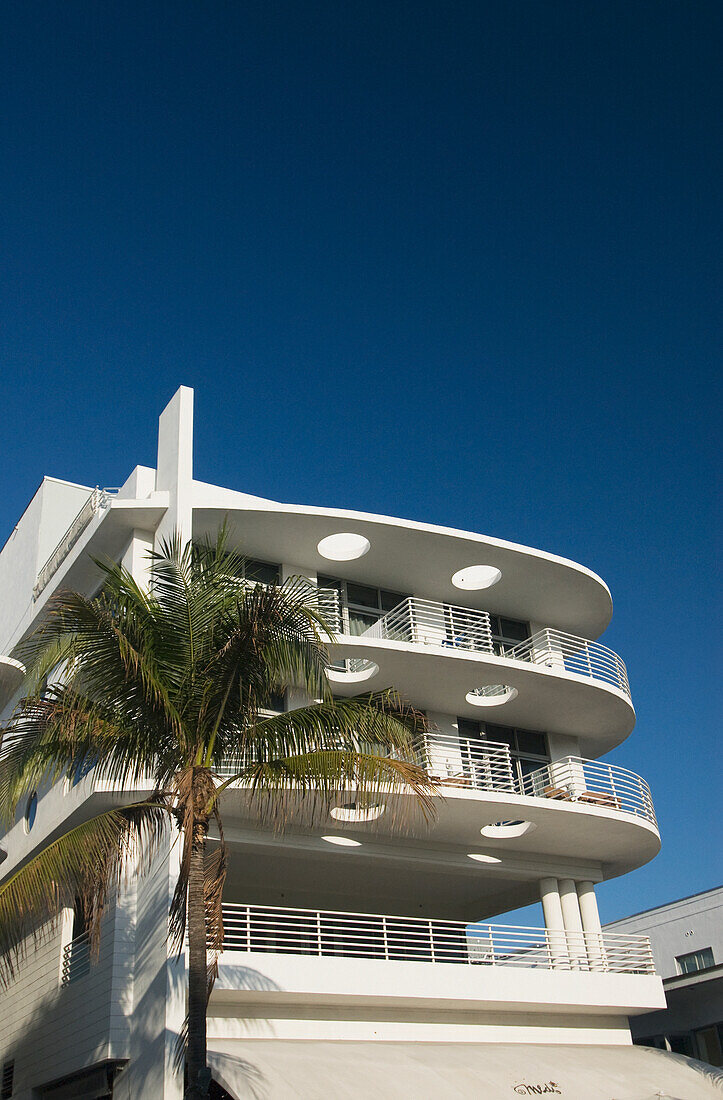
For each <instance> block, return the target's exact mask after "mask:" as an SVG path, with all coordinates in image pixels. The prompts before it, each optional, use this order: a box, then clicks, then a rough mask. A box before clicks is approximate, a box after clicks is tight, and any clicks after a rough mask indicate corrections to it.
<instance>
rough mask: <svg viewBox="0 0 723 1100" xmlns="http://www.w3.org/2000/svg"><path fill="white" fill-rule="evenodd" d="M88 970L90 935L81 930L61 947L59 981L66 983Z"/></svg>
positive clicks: (81, 975)
mask: <svg viewBox="0 0 723 1100" xmlns="http://www.w3.org/2000/svg"><path fill="white" fill-rule="evenodd" d="M89 970H90V935H89V934H88V932H83V933H82V935H80V936H76V937H75V939H74V940H71V941H70V943H68V944H66V945H65V947H64V948H63V964H62V973H61V982H62V984H63V985H68V983H69V982H74V981H76V980H77V979H78V978H82V977H84V976H85V975H86V974H87V973H88V971H89Z"/></svg>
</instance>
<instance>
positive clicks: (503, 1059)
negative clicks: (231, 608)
mask: <svg viewBox="0 0 723 1100" xmlns="http://www.w3.org/2000/svg"><path fill="white" fill-rule="evenodd" d="M192 399H193V395H192V391H190V390H187V389H181V390H179V391H178V393H177V394H176V395H175V397H174V398H173V400H172V401H171V403H170V404H169V406H168V407H167V408H166V410H165V411H164V412H163V414H162V416H161V418H160V422H159V440H158V461H157V465H156V469H151V468H146V467H136V468H135V469H134V470H133V472H132V473H131V474H130V476H129V477H128V479H127V481H126V482H125V484H124V485H123V486H122V487H121V488H120V489H119V490H117V491H114V492H111V491H104V490H100V489H90V488H86V487H82V486H78V485H70V484H67V483H65V482H61V481H57V480H54V479H52V478H45V479H44V480H43V483H42V484H41V486H40V488H39V489H38V491H37V493H36V494H35V496H34V497H33V499H32V501H31V502H30V504H29V505H28V508H27V509H26V511H25V513H24V514H23V516H22V517H21V519H20V520H19V521H18V524H17V526H16V528H15V529H14V531H13V532H12V534H11V535H10V537H9V539H8V540H7V542H6V544H5V546H4V547H3V549H2V552H0V593H2V600H1V601H0V653H3V654H5V655H6V656H4V657H3V658H2V660H0V688H1V689H2V693H3V694H2V699H3V707H4V710H3V714H4V715H5V717H7V716H8V715H9V714H10V713H11V712H12V709H13V707H14V706H15V705H16V704H17V701H18V699H19V698H20V697H21V696H22V690H23V688H22V678H23V670H22V668H21V667H20V666H18V664H17V662H15V661H13V659H12V656H11V653H12V650H13V647H14V645H16V644H17V642H18V641H19V640H20V639H21V638H22V637H24V636H25V635H26V634H27V633H28V632H29V631H30V630H32V629H33V627H34V626H35V625H36V624H37V623H38V622H39V621H40V620H41V619H42V615H43V611H44V608H45V606H46V605H47V600H48V598H49V597H50V595H51V594H52V593H53V592H54V591H56V590H57V588H58V587H59V586H62V587H72V588H75V589H77V590H80V591H84V592H86V593H91V592H93V591H94V590H95V588H96V587H97V585H98V573H97V570H96V567H95V566H94V565H93V562H92V557H99V556H103V555H106V556H109V557H111V558H114V559H116V560H120V561H122V562H123V563H124V564H125V565H126V566H127V567H128V568H129V569H130V570H131V571H132V573H133V574H134V576H135V577H136V578H137V579H138V580H139V582H140V583H143V581H144V577H145V576H146V571H147V555H148V552H149V551H150V550H152V549H153V548H154V547H158V546H159V544H160V543H161V541H162V540H163V539H164V538H166V537H168V536H169V535H170V534H171V533H172V532H175V531H178V532H179V533H180V535H181V537H182V538H183V539H184V540H187V539H190V538H192V537H199V536H205V535H213V534H215V532H216V531H217V529H218V527H219V526H220V524H221V523H222V522H224V521H226V523H227V525H228V530H229V534H230V537H231V539H232V540H233V542H234V544H236V545H237V546H238V547H239V548H240V549H241V550H242V551H243V553H244V554H245V555H246V556H247V557H248V558H249V560H250V565H249V570H250V575H251V576H254V577H255V578H256V579H258V580H260V581H264V582H270V581H273V580H275V579H279V580H283V579H285V578H286V577H288V576H292V575H297V574H301V575H303V576H305V577H307V578H308V579H309V580H310V581H311V582H312V584H314V585H316V586H317V587H318V589H319V602H320V606H321V607H322V608H323V610H324V611H325V613H326V615H327V617H328V619H329V621H330V623H331V624H332V625H333V627H334V630H335V641H334V644H333V645H332V646H331V657H332V667H331V668H330V669H329V673H328V675H329V679H330V681H331V682H332V685H333V690H334V692H335V693H337V694H338V695H340V696H348V695H354V694H358V693H359V692H363V691H366V690H372V689H377V688H383V687H388V686H393V687H395V688H396V689H397V690H399V691H400V692H401V694H402V695H403V696H404V697H406V698H407V699H408V700H409V701H411V702H412V703H413V704H415V705H416V706H417V707H418V708H420V709H422V710H424V711H425V712H426V714H427V717H428V719H429V725H430V732H429V734H427V735H426V736H425V737H424V738H422V740H421V742H420V743H419V745H418V746H417V749H416V754H417V755H416V759H417V761H418V762H420V763H423V764H424V766H425V767H426V768H427V770H428V772H429V774H430V775H431V776H433V777H434V779H435V780H436V781H437V794H436V795H435V796H434V801H435V804H436V807H435V808H436V815H435V818H434V821H433V822H432V823H431V825H429V824H427V823H425V822H424V821H422V820H417V819H416V818H415V817H414V815H413V814H410V815H408V818H407V820H408V825H407V827H406V829H405V830H404V831H403V832H400V831H399V830H398V829H396V828H395V827H394V820H395V818H396V817H397V816H398V815H397V814H395V813H393V812H391V811H392V810H394V809H400V808H403V807H391V806H388V805H386V806H385V805H381V804H379V805H375V806H371V807H370V806H365V807H361V808H360V807H357V806H356V804H355V803H354V802H353V801H351V802H350V801H349V799H348V798H345V797H344V795H343V793H341V794H340V797H339V804H338V806H336V807H335V808H334V809H333V810H332V813H331V817H330V819H329V821H328V823H327V824H326V826H325V827H324V828H321V829H319V828H316V829H311V828H307V827H304V826H303V824H302V823H301V822H299V824H298V825H294V823H293V821H292V822H291V823H290V824H289V827H288V829H287V830H286V832H285V833H284V834H282V835H278V834H276V833H274V832H272V831H270V830H267V829H266V830H265V829H263V828H261V827H260V826H259V824H258V822H255V821H254V820H253V817H252V816H251V815H250V813H249V808H248V792H247V791H245V790H244V789H243V788H242V787H239V786H231V787H229V788H228V789H227V790H226V791H225V793H224V795H223V800H224V803H223V814H224V820H225V823H226V824H225V835H226V841H227V843H228V845H229V848H230V863H229V874H228V880H227V887H226V893H225V907H224V916H225V929H226V931H225V937H226V938H225V947H224V952H223V954H222V955H221V958H220V963H219V976H218V980H217V982H216V985H215V988H214V991H213V994H212V996H211V1000H210V1004H209V1012H208V1015H209V1048H210V1056H209V1057H210V1062H211V1065H212V1067H213V1071H214V1079H215V1081H217V1082H218V1085H219V1086H220V1087H222V1088H223V1089H225V1090H227V1092H228V1094H229V1095H231V1096H234V1097H237V1098H239V1100H240V1097H241V1096H246V1095H269V1096H274V1097H275V1096H302V1097H307V1096H308V1097H311V1096H317V1095H318V1096H321V1095H322V1093H323V1094H324V1095H327V1094H328V1093H329V1092H339V1093H340V1094H342V1095H346V1094H347V1092H346V1091H344V1087H342V1085H343V1084H344V1083H346V1086H345V1087H346V1088H347V1091H348V1088H351V1087H352V1086H353V1085H354V1084H355V1083H356V1090H355V1094H356V1095H372V1093H378V1092H381V1094H382V1095H389V1096H398V1095H402V1092H405V1093H406V1092H407V1091H409V1090H410V1089H411V1090H412V1091H414V1092H416V1094H417V1095H419V1096H439V1095H460V1096H463V1095H464V1096H480V1095H482V1096H484V1095H489V1096H495V1095H507V1094H514V1093H515V1092H516V1093H517V1094H525V1090H527V1089H531V1090H532V1091H531V1092H529V1093H528V1094H534V1092H535V1090H537V1091H546V1092H558V1093H561V1094H563V1095H568V1096H575V1095H581V1096H582V1095H584V1096H586V1097H591V1098H595V1097H597V1096H600V1097H610V1096H612V1095H614V1096H615V1097H618V1098H620V1097H623V1098H624V1097H627V1096H628V1095H629V1096H631V1097H633V1096H639V1095H641V1085H644V1086H645V1087H648V1088H650V1090H651V1091H653V1090H654V1088H655V1087H659V1088H662V1087H663V1086H666V1087H670V1082H671V1080H673V1079H675V1075H676V1073H678V1074H685V1073H689V1072H690V1069H689V1067H688V1066H687V1065H683V1064H682V1063H680V1062H677V1061H675V1059H673V1060H672V1061H669V1062H667V1063H666V1065H665V1066H664V1068H662V1069H661V1066H660V1059H659V1058H658V1059H657V1060H656V1059H655V1058H654V1057H653V1056H652V1052H643V1051H640V1050H637V1049H636V1048H633V1046H632V1044H631V1036H630V1029H629V1025H628V1017H633V1018H634V1017H635V1015H636V1014H639V1013H647V1012H650V1011H652V1010H657V1009H660V1008H662V1007H663V1005H664V997H663V990H662V984H661V980H660V977H659V976H657V974H656V973H655V967H654V962H653V956H652V954H651V949H650V944H649V941H648V939H647V938H646V937H645V936H641V935H637V934H633V933H632V932H630V931H628V930H627V929H626V930H624V931H618V930H602V929H601V927H600V920H599V917H598V912H597V905H596V900H595V889H596V886H597V884H598V883H600V882H602V881H604V880H606V879H609V878H612V877H615V876H617V875H622V874H624V873H626V872H627V871H630V870H631V869H633V868H635V867H638V866H640V865H641V864H644V863H645V862H647V861H648V860H650V859H652V858H653V857H654V856H655V854H656V853H657V851H658V849H659V844H660V840H659V833H658V827H657V824H656V820H655V813H654V808H653V803H652V799H651V795H650V791H649V789H648V786H647V784H646V783H645V780H644V778H642V777H640V776H637V775H635V774H633V773H631V772H630V771H627V770H626V769H625V768H621V767H618V766H616V765H612V764H609V763H607V762H606V761H605V760H603V759H601V758H602V757H603V756H604V755H605V754H606V753H608V752H609V751H610V750H612V749H614V748H615V747H616V746H617V745H619V744H620V743H621V742H622V741H624V740H625V738H626V737H627V736H628V735H629V734H630V733H631V731H632V729H633V725H634V722H635V711H634V708H633V703H632V699H631V693H630V687H629V684H628V679H627V674H626V670H625V665H624V663H623V661H622V659H621V658H620V657H619V656H617V654H615V653H614V652H612V651H611V650H610V649H609V648H607V647H606V646H605V645H603V644H601V643H600V642H598V641H597V640H596V639H597V638H599V636H600V635H601V633H602V632H603V631H604V630H605V628H606V626H607V625H608V622H609V620H610V617H611V614H612V603H611V597H610V593H609V591H608V589H607V587H606V586H605V584H604V583H603V581H602V580H601V579H600V578H599V577H597V576H596V575H595V574H594V573H592V572H591V571H590V570H588V569H586V568H584V567H583V566H580V565H577V564H575V563H574V562H571V561H568V560H565V559H563V558H560V557H557V556H555V555H553V554H548V553H545V552H542V551H539V550H534V549H530V548H528V547H524V546H519V545H515V544H512V543H508V542H504V541H501V540H498V539H493V538H488V537H485V536H481V535H476V534H470V533H467V532H461V531H456V530H451V529H446V528H441V527H435V526H432V525H429V524H422V523H413V522H410V521H407V520H402V519H394V518H389V517H384V516H377V515H369V514H365V513H360V512H354V511H346V510H337V509H324V508H317V507H307V506H297V505H285V504H280V503H277V502H274V501H270V500H265V499H262V498H259V497H254V496H250V495H247V494H245V493H242V492H236V491H232V490H228V489H224V488H220V487H218V486H214V485H209V484H205V483H203V482H200V481H197V480H195V479H194V476H193V467H192V446H193V405H192ZM302 701H303V700H299V699H295V698H290V697H288V693H287V698H285V699H284V700H281V701H280V702H279V706H284V707H288V708H292V707H293V706H294V705H299V702H302ZM134 794H137V792H126V791H122V790H117V789H114V788H113V787H112V785H110V784H109V783H108V782H107V781H105V780H103V779H101V778H98V777H96V776H94V773H93V770H92V769H90V771H88V773H87V774H84V775H76V776H74V777H73V778H72V780H67V781H64V782H63V783H58V784H56V785H55V786H54V787H53V788H52V789H50V790H39V791H38V792H37V794H36V795H35V796H33V797H31V798H30V799H29V800H28V804H27V805H26V806H24V807H20V811H19V814H18V821H17V823H16V824H15V826H14V827H13V828H12V829H11V830H10V831H9V832H8V833H7V834H6V835H5V836H4V837H3V838H2V839H1V840H0V849H1V852H0V858H1V859H2V863H0V875H2V876H5V875H8V874H10V873H12V871H13V869H14V868H17V867H18V866H20V865H21V864H22V862H23V860H25V859H27V858H28V857H29V856H30V855H31V854H32V853H34V852H36V851H37V850H38V849H39V848H40V847H41V846H42V845H43V844H45V843H47V842H48V840H49V838H51V837H52V836H53V835H54V833H55V831H56V830H58V829H59V828H62V827H67V826H68V825H69V824H70V823H75V822H78V821H81V820H82V819H83V818H84V817H87V816H90V815H92V814H93V813H94V812H97V811H98V809H99V808H100V807H105V806H108V805H111V804H118V803H121V802H122V801H123V800H124V799H127V798H129V797H131V796H133V795H134ZM394 797H395V798H399V799H400V800H403V799H404V798H405V797H406V796H404V795H402V794H399V795H395V796H394ZM176 859H177V853H176V850H175V848H174V847H173V846H172V845H171V843H170V840H169V844H168V847H167V849H166V850H164V851H163V852H162V853H161V854H160V855H159V856H158V858H157V859H156V861H155V864H154V866H153V868H152V870H151V872H149V873H147V874H144V875H133V874H131V875H130V876H129V879H128V883H127V885H126V886H125V887H124V889H123V890H122V891H121V893H120V895H119V896H118V897H117V898H116V899H115V904H114V905H113V906H112V907H111V908H110V910H109V912H108V914H107V916H106V918H105V925H104V929H103V936H102V942H101V949H100V956H99V959H98V961H97V962H91V960H90V959H89V956H88V950H87V943H86V941H85V939H84V933H83V929H82V923H79V921H78V914H77V913H76V914H73V913H72V912H70V911H69V912H67V913H66V914H64V918H63V920H62V922H61V924H60V925H59V927H58V929H57V932H55V934H53V935H52V936H49V937H48V938H46V940H45V942H44V944H43V946H42V948H41V949H40V950H38V951H36V952H33V953H31V954H30V955H29V957H28V959H27V961H26V962H25V963H24V964H23V966H22V968H21V969H20V971H19V973H18V976H17V980H16V981H15V983H14V984H13V985H12V986H11V987H10V988H9V989H8V990H6V991H5V992H3V993H2V994H1V995H0V1066H2V1074H3V1077H2V1087H3V1091H2V1097H3V1100H5V1097H13V1098H20V1100H30V1098H31V1097H33V1098H38V1097H44V1098H46V1097H54V1098H55V1100H61V1098H63V1097H71V1096H72V1097H80V1098H83V1097H85V1098H88V1100H98V1098H99V1097H108V1096H113V1097H114V1098H116V1100H118V1098H127V1100H131V1098H133V1100H137V1098H139V1097H143V1098H145V1097H148V1098H154V1100H156V1098H157V1100H178V1098H179V1097H180V1096H181V1094H182V1087H183V1081H182V1074H181V1073H179V1070H178V1066H177V1061H176V1047H177V1037H178V1034H179V1031H180V1030H181V1027H182V1023H183V1019H184V1015H185V999H184V998H185V962H184V959H183V957H181V958H180V959H179V958H176V957H174V956H173V954H172V953H171V952H170V951H169V948H168V946H167V941H166V930H167V913H168V905H169V899H170V895H171V892H172V890H173V886H174V881H175V870H176V863H175V861H176ZM537 900H541V902H542V910H543V914H544V927H540V928H519V927H515V926H507V925H505V922H504V914H505V913H506V912H509V911H510V910H512V909H515V908H517V907H519V906H524V905H526V904H529V903H531V902H534V901H537ZM656 1053H657V1052H656ZM583 1055H584V1057H583ZM646 1057H647V1061H645V1063H644V1065H643V1063H641V1058H646ZM621 1065H625V1066H628V1067H629V1069H628V1070H627V1071H626V1074H625V1075H624V1081H625V1082H629V1089H631V1090H632V1091H625V1088H628V1084H625V1086H624V1087H623V1086H620V1088H619V1089H618V1091H616V1092H615V1093H614V1094H613V1093H612V1092H610V1091H609V1090H608V1091H605V1090H604V1089H603V1091H596V1090H597V1089H598V1088H599V1087H600V1082H601V1081H603V1082H604V1080H605V1074H606V1073H608V1072H613V1071H612V1069H611V1068H610V1067H615V1066H617V1067H618V1069H617V1070H616V1071H615V1072H617V1073H618V1077H619V1067H620V1066H621ZM606 1067H607V1068H606ZM671 1075H672V1076H671ZM686 1080H687V1078H686ZM576 1081H577V1082H578V1084H577V1085H576V1084H575V1082H576ZM582 1081H584V1084H581V1082H582ZM320 1082H323V1087H322V1084H320ZM481 1082H486V1083H487V1084H486V1085H485V1086H484V1087H481V1084H480V1083H481ZM538 1086H539V1089H538ZM543 1086H544V1087H543ZM687 1087H688V1091H687V1092H683V1091H682V1086H681V1091H680V1095H686V1096H689V1097H693V1096H698V1095H700V1096H707V1095H710V1093H709V1092H707V1091H705V1089H706V1088H708V1087H709V1086H707V1085H706V1084H705V1082H701V1081H698V1080H697V1079H696V1081H695V1082H694V1084H693V1085H691V1084H690V1083H689V1084H688V1086H687ZM698 1088H700V1089H701V1090H703V1091H699V1092H696V1091H695V1090H696V1089H698ZM497 1089H498V1091H496V1090H497ZM576 1089H578V1091H575V1090H576ZM636 1089H637V1091H636ZM580 1090H582V1091H580ZM674 1091H675V1090H674ZM219 1095H221V1094H220V1093H219Z"/></svg>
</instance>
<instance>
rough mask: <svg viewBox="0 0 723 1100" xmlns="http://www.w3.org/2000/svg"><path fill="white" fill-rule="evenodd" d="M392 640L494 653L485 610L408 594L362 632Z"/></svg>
mask: <svg viewBox="0 0 723 1100" xmlns="http://www.w3.org/2000/svg"><path fill="white" fill-rule="evenodd" d="M361 636H362V637H363V638H385V639H388V640H389V641H393V642H413V643H415V644H419V645H441V646H449V647H452V648H454V649H470V650H473V651H474V652H477V653H492V652H493V645H492V629H491V623H490V617H489V615H488V614H487V612H486V611H475V610H474V609H472V608H469V607H453V606H452V605H451V604H446V603H438V602H437V601H436V600H421V599H418V598H417V597H416V596H408V597H407V598H406V599H404V600H402V602H401V603H399V604H397V606H396V607H395V608H393V609H392V610H391V611H389V612H388V613H387V614H386V615H384V616H383V618H381V619H379V621H378V622H376V623H374V624H373V625H372V626H370V627H369V628H368V629H367V630H365V631H364V633H363V634H362V635H361Z"/></svg>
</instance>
